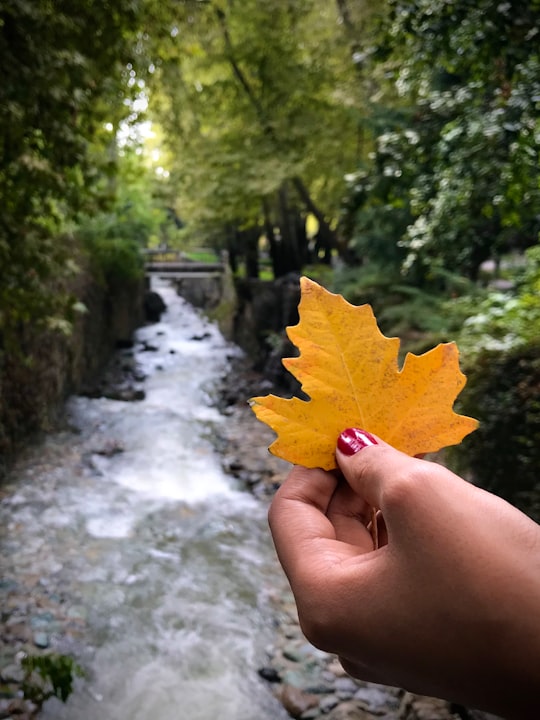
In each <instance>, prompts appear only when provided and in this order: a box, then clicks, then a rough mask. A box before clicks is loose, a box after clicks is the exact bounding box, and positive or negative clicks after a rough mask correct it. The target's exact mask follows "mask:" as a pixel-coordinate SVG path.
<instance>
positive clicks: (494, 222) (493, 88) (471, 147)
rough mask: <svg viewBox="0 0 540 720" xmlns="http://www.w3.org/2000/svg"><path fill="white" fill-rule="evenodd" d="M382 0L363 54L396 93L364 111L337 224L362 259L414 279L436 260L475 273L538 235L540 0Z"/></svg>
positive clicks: (437, 264) (436, 263) (422, 279)
mask: <svg viewBox="0 0 540 720" xmlns="http://www.w3.org/2000/svg"><path fill="white" fill-rule="evenodd" d="M389 7H390V10H391V12H390V14H389V16H388V19H387V21H386V22H385V23H384V24H383V34H382V37H381V39H380V40H379V42H378V44H377V47H376V50H375V52H374V53H373V55H372V61H373V65H374V67H377V66H378V65H382V66H383V67H384V68H386V70H387V72H388V74H389V76H390V78H391V81H392V88H393V89H395V90H397V92H398V95H399V97H398V98H396V99H394V101H393V111H392V108H390V109H389V108H388V100H389V97H388V95H386V96H383V97H382V100H383V104H382V105H381V106H380V107H379V108H377V109H376V111H375V112H374V115H373V123H372V133H373V137H374V152H373V154H372V156H371V162H370V163H369V164H367V165H366V164H365V163H364V165H363V166H362V167H361V169H360V171H359V173H358V174H357V175H356V176H355V175H354V174H353V175H352V176H351V185H350V192H349V197H348V200H347V203H346V206H345V217H344V221H343V228H344V231H345V232H346V234H347V237H348V239H349V241H350V245H351V247H352V248H353V249H355V250H356V252H357V254H358V255H360V257H362V258H366V257H367V258H370V259H371V260H374V261H376V262H391V263H392V264H393V265H396V264H399V265H400V267H401V270H402V272H403V273H404V275H405V277H406V279H407V280H408V281H409V282H411V283H413V284H415V285H420V286H422V285H423V284H424V282H425V277H426V275H429V273H430V272H431V270H432V269H433V268H434V267H435V268H439V269H440V268H443V269H447V270H451V271H452V272H458V273H461V274H464V275H467V276H468V277H470V278H472V279H474V278H476V277H477V274H478V270H479V267H480V265H481V263H482V262H483V261H484V260H486V259H488V258H498V257H499V256H500V255H501V254H503V253H505V252H508V251H509V250H511V249H523V248H526V247H528V246H530V245H532V244H534V243H536V242H537V238H538V231H539V229H540V222H539V218H538V211H537V209H538V206H539V203H540V170H539V164H538V155H539V151H540V140H539V138H540V135H539V128H540V119H539V114H538V98H539V97H540V81H539V77H540V56H539V53H538V42H537V39H538V38H537V36H538V32H539V31H538V27H539V24H540V5H539V4H538V3H537V2H534V3H523V2H518V1H516V2H509V3H491V2H489V0H482V2H480V3H476V4H472V3H469V2H467V1H466V0H451V1H450V2H445V3H433V2H431V0H408V1H406V2H402V1H401V0H399V1H398V0H390V2H389ZM397 111H399V112H397Z"/></svg>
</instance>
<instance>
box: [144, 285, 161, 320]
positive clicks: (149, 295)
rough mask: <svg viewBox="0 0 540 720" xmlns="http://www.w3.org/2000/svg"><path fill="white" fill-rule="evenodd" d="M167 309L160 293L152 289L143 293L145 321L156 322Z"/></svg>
mask: <svg viewBox="0 0 540 720" xmlns="http://www.w3.org/2000/svg"><path fill="white" fill-rule="evenodd" d="M166 309H167V306H166V305H165V302H164V300H163V298H162V297H161V295H160V294H159V293H157V292H155V291H153V290H149V291H148V292H146V293H145V295H144V314H145V317H146V320H147V322H150V323H156V322H159V321H160V319H161V316H162V314H163V313H164V312H165V310H166Z"/></svg>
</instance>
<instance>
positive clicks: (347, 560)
mask: <svg viewBox="0 0 540 720" xmlns="http://www.w3.org/2000/svg"><path fill="white" fill-rule="evenodd" d="M371 440H373V443H371ZM370 443H371V444H370ZM336 457H337V461H338V464H339V469H340V472H334V473H329V472H325V471H323V470H320V469H307V468H302V467H295V468H294V469H293V470H292V471H291V473H290V475H289V477H288V478H287V480H286V481H285V482H284V484H283V485H282V486H281V488H280V489H279V490H278V492H277V493H276V495H275V497H274V500H273V502H272V505H271V507H270V511H269V522H270V527H271V531H272V535H273V538H274V542H275V546H276V550H277V553H278V556H279V559H280V562H281V564H282V566H283V568H284V570H285V572H286V574H287V576H288V579H289V582H290V584H291V588H292V590H293V593H294V595H295V599H296V603H297V607H298V612H299V618H300V623H301V626H302V630H303V632H304V634H305V635H306V637H307V638H308V640H310V641H311V642H312V643H313V644H314V645H316V646H317V647H319V648H321V649H323V650H326V651H328V652H332V653H336V654H337V655H339V656H340V660H341V662H342V664H343V666H344V668H345V670H346V671H347V672H348V673H350V674H351V675H353V676H354V677H358V678H362V679H363V680H368V681H372V682H377V683H382V684H387V685H393V686H397V687H403V688H406V689H408V690H410V691H412V692H417V693H421V694H425V695H433V696H438V697H443V698H446V699H449V700H452V701H456V702H460V703H462V704H465V705H468V706H471V707H477V708H480V709H484V710H489V711H491V712H494V713H497V714H500V715H503V716H505V717H509V718H538V717H540V693H539V692H538V690H539V687H540V528H539V526H538V525H536V523H534V522H533V521H532V520H530V519H529V518H527V517H526V516H525V515H524V514H522V513H521V512H519V511H518V510H517V509H515V508H514V507H512V506H511V505H509V504H508V503H506V502H505V501H503V500H501V499H500V498H498V497H496V496H494V495H492V494H490V493H487V492H485V491H483V490H481V489H479V488H476V487H475V486H473V485H471V484H470V483H467V482H465V481H464V480H462V479H461V478H459V477H458V476H456V475H454V474H453V473H451V472H450V471H449V470H447V469H446V468H444V467H442V466H440V465H438V464H436V463H432V462H427V461H425V460H419V459H416V458H411V457H409V456H407V455H404V454H403V453H400V452H398V451H397V450H394V449H393V448H391V447H390V446H388V445H386V444H385V443H383V442H382V441H380V440H376V439H374V438H372V436H370V435H369V434H367V433H363V432H362V431H358V430H348V431H345V432H344V433H342V435H341V436H340V439H339V442H338V450H337V452H336ZM373 507H375V508H379V510H380V516H379V525H380V532H379V541H380V544H381V545H380V547H379V548H378V549H376V550H374V549H373V542H372V537H371V534H370V532H369V530H368V528H367V526H368V524H369V521H370V519H371V508H373Z"/></svg>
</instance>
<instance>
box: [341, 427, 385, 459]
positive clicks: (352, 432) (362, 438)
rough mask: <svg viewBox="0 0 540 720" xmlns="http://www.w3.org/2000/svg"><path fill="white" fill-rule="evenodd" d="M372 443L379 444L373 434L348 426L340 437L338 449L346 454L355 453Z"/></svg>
mask: <svg viewBox="0 0 540 720" xmlns="http://www.w3.org/2000/svg"><path fill="white" fill-rule="evenodd" d="M370 445H378V442H377V441H376V440H375V438H374V437H373V435H370V434H369V433H368V432H366V431H365V430H359V429H358V428H347V430H344V431H343V432H342V433H341V435H340V436H339V438H338V442H337V446H338V449H339V450H340V451H341V452H342V453H343V454H344V455H355V454H356V453H357V452H360V450H363V449H364V448H366V447H369V446H370Z"/></svg>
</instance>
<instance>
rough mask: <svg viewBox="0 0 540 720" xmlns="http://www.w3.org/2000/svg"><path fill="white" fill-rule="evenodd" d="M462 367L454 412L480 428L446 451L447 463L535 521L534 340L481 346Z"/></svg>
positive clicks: (538, 441)
mask: <svg viewBox="0 0 540 720" xmlns="http://www.w3.org/2000/svg"><path fill="white" fill-rule="evenodd" d="M465 371H466V374H467V376H468V382H467V385H466V386H465V389H464V390H463V392H462V394H461V395H460V405H459V411H460V412H462V413H464V414H466V415H471V416H473V417H475V418H477V419H478V420H479V421H480V427H479V429H478V430H476V432H474V433H473V434H472V435H470V437H469V438H467V440H466V441H465V442H464V443H463V444H462V445H460V446H459V447H458V448H452V449H450V450H449V451H448V461H449V465H451V466H452V467H453V469H455V470H456V471H457V472H460V473H461V474H470V475H471V479H472V481H473V482H474V483H475V484H478V485H479V486H481V487H483V488H485V489H487V490H490V491H492V492H494V493H496V494H497V495H500V496H502V497H504V498H506V499H507V500H509V501H510V502H512V503H513V504H515V505H517V506H518V507H520V508H521V509H522V510H523V511H524V512H527V513H528V514H529V515H531V516H532V517H533V518H534V519H535V520H537V521H540V478H539V475H538V468H539V467H540V343H539V342H538V341H536V343H534V344H531V345H528V346H526V347H520V348H516V349H513V350H510V351H509V352H507V353H500V352H497V351H489V350H486V351H484V352H482V353H481V354H480V355H478V356H477V358H476V360H475V362H474V365H473V366H471V367H469V368H466V369H465Z"/></svg>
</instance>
